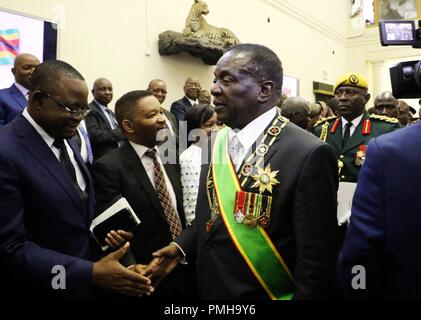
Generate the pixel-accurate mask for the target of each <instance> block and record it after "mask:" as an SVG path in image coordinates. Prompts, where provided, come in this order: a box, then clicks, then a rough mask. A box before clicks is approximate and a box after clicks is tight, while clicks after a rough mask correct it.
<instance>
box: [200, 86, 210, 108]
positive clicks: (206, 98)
mask: <svg viewBox="0 0 421 320" xmlns="http://www.w3.org/2000/svg"><path fill="white" fill-rule="evenodd" d="M197 101H198V102H199V103H200V104H212V95H211V93H210V92H209V91H208V90H204V89H203V90H201V91H200V93H199V98H198V99H197Z"/></svg>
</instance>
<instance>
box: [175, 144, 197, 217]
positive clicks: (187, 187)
mask: <svg viewBox="0 0 421 320" xmlns="http://www.w3.org/2000/svg"><path fill="white" fill-rule="evenodd" d="M180 167H181V185H182V186H183V206H184V213H185V214H186V221H187V224H190V223H191V222H192V221H193V220H194V218H195V211H196V202H197V194H198V190H199V180H200V170H201V167H202V148H200V147H199V146H197V145H196V144H192V145H191V146H190V147H188V148H187V149H186V150H184V152H183V153H182V154H181V155H180Z"/></svg>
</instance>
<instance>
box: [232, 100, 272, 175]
mask: <svg viewBox="0 0 421 320" xmlns="http://www.w3.org/2000/svg"><path fill="white" fill-rule="evenodd" d="M275 116H276V107H273V108H272V109H270V110H268V111H266V112H265V113H264V114H262V115H261V116H259V117H258V118H256V119H254V120H253V121H252V122H250V123H249V124H248V125H246V126H245V127H244V128H243V129H242V130H240V131H238V132H237V133H235V132H234V130H232V129H231V128H230V130H229V142H230V146H231V141H232V139H233V138H234V136H235V135H236V136H237V138H238V140H239V142H240V143H241V147H238V145H237V148H236V151H235V152H236V154H235V157H234V158H235V160H236V163H234V165H235V170H236V171H238V170H239V169H240V166H241V163H242V162H243V161H244V158H245V157H246V155H247V153H248V152H249V150H250V148H251V147H252V146H253V143H255V142H256V140H257V138H258V137H259V135H260V134H262V133H263V131H264V130H265V129H266V127H267V126H269V124H270V123H271V121H272V120H273V119H274V118H275ZM233 162H234V161H233Z"/></svg>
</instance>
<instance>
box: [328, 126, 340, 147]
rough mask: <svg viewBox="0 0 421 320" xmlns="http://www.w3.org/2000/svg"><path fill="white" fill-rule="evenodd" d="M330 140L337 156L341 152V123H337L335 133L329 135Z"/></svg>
mask: <svg viewBox="0 0 421 320" xmlns="http://www.w3.org/2000/svg"><path fill="white" fill-rule="evenodd" d="M331 129H332V128H329V130H331ZM330 140H331V141H332V143H333V146H334V147H335V148H336V152H337V154H340V153H341V150H342V122H340V123H339V126H338V128H337V129H336V131H335V133H333V134H330Z"/></svg>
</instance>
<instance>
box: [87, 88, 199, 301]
mask: <svg viewBox="0 0 421 320" xmlns="http://www.w3.org/2000/svg"><path fill="white" fill-rule="evenodd" d="M116 116H117V121H118V123H119V125H120V127H121V128H122V131H123V133H124V135H125V136H126V137H127V139H128V140H129V143H127V144H125V145H124V146H122V147H121V148H118V149H116V150H114V151H112V152H111V153H109V154H107V155H106V156H104V157H102V158H101V159H99V160H98V161H96V162H95V163H94V165H93V167H92V175H93V178H94V184H95V190H96V199H97V205H98V210H99V211H102V210H104V209H105V208H106V207H107V205H108V204H109V201H110V199H114V198H116V197H117V196H119V195H121V196H123V197H125V198H126V199H127V201H128V202H129V204H130V205H131V207H132V208H133V210H134V211H135V213H136V214H137V215H138V217H139V219H140V221H141V224H140V225H139V228H138V229H137V230H135V231H134V233H133V240H132V241H131V244H132V252H133V255H134V257H135V259H136V261H137V262H138V263H142V264H145V263H148V262H149V261H150V260H151V259H152V252H154V251H155V250H157V249H159V248H161V247H162V246H165V245H167V244H169V243H170V242H171V241H172V240H173V238H174V237H176V236H178V235H179V233H180V232H181V229H182V228H184V227H185V215H184V210H183V196H182V187H181V180H180V173H179V167H178V165H177V164H170V163H165V164H164V165H163V161H162V160H161V158H160V156H159V154H157V140H156V139H157V138H156V137H157V134H158V132H159V131H160V130H163V129H166V124H165V118H164V116H163V108H162V106H161V105H160V103H159V101H158V100H157V99H156V98H155V97H154V96H153V95H152V93H151V92H149V91H132V92H129V93H127V94H125V95H123V96H122V97H121V98H120V99H119V100H118V101H117V103H116ZM150 153H155V155H154V157H152V156H151V154H150ZM155 161H156V162H155ZM157 170H159V172H157ZM159 177H162V178H163V179H162V180H161V181H157V179H158V178H159ZM164 195H165V196H166V198H165V199H164V198H162V197H163V196H164ZM173 223H175V227H176V229H177V230H175V229H174V228H173V225H174V224H173ZM123 231H125V230H121V231H118V230H114V231H113V232H111V234H110V235H109V236H108V237H107V239H106V242H107V243H109V244H110V245H111V246H113V247H116V246H118V245H119V244H120V242H119V240H121V241H123V238H124V234H125V233H124V232H123ZM126 231H127V230H126ZM122 232H123V236H120V235H121V233H122ZM113 235H114V236H113ZM183 269H187V267H185V266H180V267H179V268H178V271H177V274H174V275H172V276H170V277H169V279H168V280H166V281H165V282H164V283H163V284H162V287H161V286H160V288H159V289H158V292H157V293H156V294H157V295H158V296H159V297H160V298H174V297H177V298H183V297H184V298H185V297H187V296H183V294H185V292H184V291H185V290H186V289H188V286H189V282H191V280H189V275H188V274H186V273H185V272H184V270H183ZM189 269H191V268H189ZM190 271H191V270H190ZM191 277H193V274H191V275H190V278H191Z"/></svg>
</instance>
